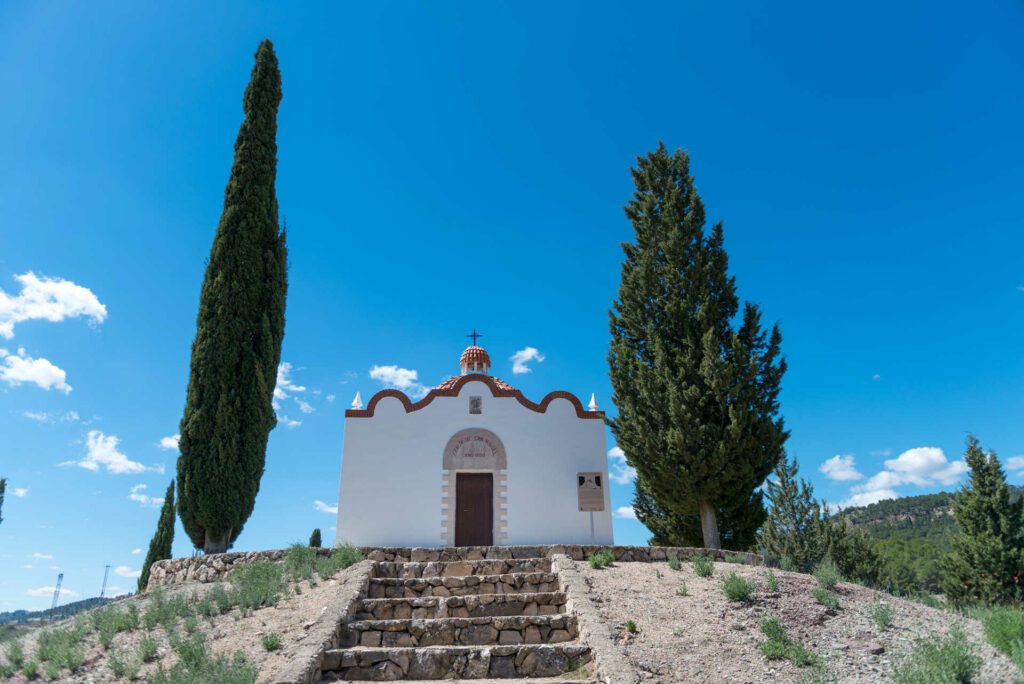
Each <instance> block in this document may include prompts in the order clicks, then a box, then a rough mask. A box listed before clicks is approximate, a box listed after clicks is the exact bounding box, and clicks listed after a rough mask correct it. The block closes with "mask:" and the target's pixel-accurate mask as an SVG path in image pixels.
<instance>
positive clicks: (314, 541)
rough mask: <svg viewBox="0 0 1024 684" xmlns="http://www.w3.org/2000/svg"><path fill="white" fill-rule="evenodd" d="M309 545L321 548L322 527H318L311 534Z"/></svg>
mask: <svg viewBox="0 0 1024 684" xmlns="http://www.w3.org/2000/svg"><path fill="white" fill-rule="evenodd" d="M309 545H310V546H312V547H313V548H320V546H321V544H320V528H319V527H317V528H316V529H314V530H313V534H311V535H309Z"/></svg>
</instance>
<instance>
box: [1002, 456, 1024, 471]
mask: <svg viewBox="0 0 1024 684" xmlns="http://www.w3.org/2000/svg"><path fill="white" fill-rule="evenodd" d="M1006 469H1007V470H1011V471H1012V470H1024V456H1011V457H1010V458H1008V459H1006Z"/></svg>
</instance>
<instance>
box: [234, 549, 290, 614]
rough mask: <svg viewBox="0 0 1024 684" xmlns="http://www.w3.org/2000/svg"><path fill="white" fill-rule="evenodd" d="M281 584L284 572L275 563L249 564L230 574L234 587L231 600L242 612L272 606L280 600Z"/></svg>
mask: <svg viewBox="0 0 1024 684" xmlns="http://www.w3.org/2000/svg"><path fill="white" fill-rule="evenodd" d="M283 583H284V572H283V569H282V567H281V566H280V565H278V564H277V563H271V562H270V561H260V562H257V563H249V564H248V565H243V566H242V567H240V568H238V569H237V570H235V571H234V572H233V573H232V574H231V584H232V586H233V587H234V592H233V594H234V595H233V597H232V598H233V599H234V602H235V603H236V604H237V605H238V607H239V608H241V609H242V610H243V611H250V610H256V609H257V608H262V607H263V606H273V605H276V604H277V601H278V600H279V599H280V598H281V589H282V585H283ZM218 605H219V601H218Z"/></svg>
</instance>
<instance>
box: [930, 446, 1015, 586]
mask: <svg viewBox="0 0 1024 684" xmlns="http://www.w3.org/2000/svg"><path fill="white" fill-rule="evenodd" d="M964 460H965V461H966V462H967V465H968V466H969V467H970V469H971V476H970V480H969V481H968V483H967V484H966V485H965V486H964V488H963V489H962V490H961V491H960V492H959V493H958V494H957V495H956V497H955V498H954V499H953V517H954V518H956V522H957V525H958V526H959V528H960V530H959V532H958V533H957V534H956V535H954V537H953V539H952V543H953V553H952V554H951V555H949V556H947V557H946V558H945V559H944V561H943V563H942V567H943V569H944V570H945V572H946V576H945V579H944V581H943V589H944V590H945V592H946V596H947V597H948V598H949V600H950V601H951V602H952V603H965V602H972V601H980V602H982V603H986V604H992V603H1009V602H1012V601H1019V600H1020V599H1021V597H1022V595H1024V518H1022V506H1024V498H1019V499H1017V500H1016V501H1011V497H1010V490H1009V487H1008V486H1007V484H1006V475H1005V474H1004V473H1003V469H1002V467H1001V466H1000V464H999V459H997V458H996V455H995V453H990V454H986V453H985V452H984V451H982V449H981V445H980V444H979V443H978V439H977V438H976V437H975V436H974V435H971V436H969V437H968V438H967V453H966V454H964Z"/></svg>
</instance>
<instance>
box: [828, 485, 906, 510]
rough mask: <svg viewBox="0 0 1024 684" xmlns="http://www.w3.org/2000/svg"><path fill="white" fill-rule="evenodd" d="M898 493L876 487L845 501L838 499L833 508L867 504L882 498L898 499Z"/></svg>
mask: <svg viewBox="0 0 1024 684" xmlns="http://www.w3.org/2000/svg"><path fill="white" fill-rule="evenodd" d="M898 498H900V495H899V494H897V493H896V492H895V491H893V490H891V489H876V490H874V491H870V492H862V493H860V494H854V495H853V496H851V497H850V498H849V499H846V500H845V501H840V502H839V503H837V504H835V506H834V508H850V507H852V506H867V505H868V504H873V503H878V502H879V501H882V500H883V499H898Z"/></svg>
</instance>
